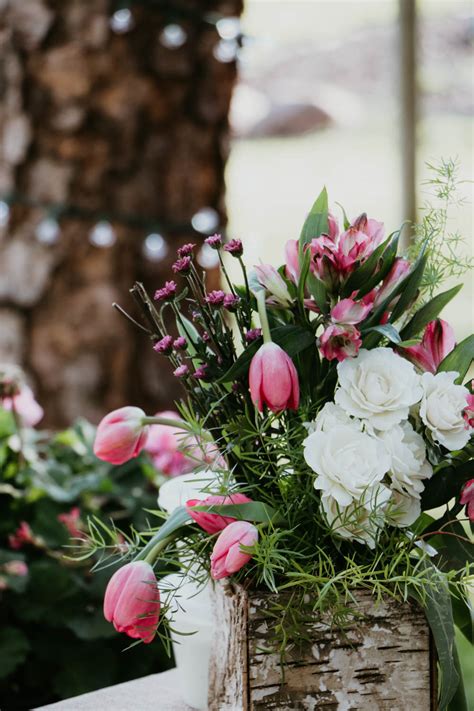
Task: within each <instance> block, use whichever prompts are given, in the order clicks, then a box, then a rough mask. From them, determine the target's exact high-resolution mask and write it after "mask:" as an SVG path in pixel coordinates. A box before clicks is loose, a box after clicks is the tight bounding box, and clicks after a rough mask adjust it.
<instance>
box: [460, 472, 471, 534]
mask: <svg viewBox="0 0 474 711" xmlns="http://www.w3.org/2000/svg"><path fill="white" fill-rule="evenodd" d="M459 503H461V504H463V506H466V511H467V515H468V517H469V520H470V521H471V522H473V523H474V479H470V480H469V481H468V482H466V484H464V487H463V490H462V491H461V496H460V499H459Z"/></svg>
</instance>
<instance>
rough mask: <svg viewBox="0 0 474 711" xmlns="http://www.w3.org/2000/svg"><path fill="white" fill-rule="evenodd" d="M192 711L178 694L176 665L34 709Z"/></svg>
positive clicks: (68, 710)
mask: <svg viewBox="0 0 474 711" xmlns="http://www.w3.org/2000/svg"><path fill="white" fill-rule="evenodd" d="M46 709H47V711H109V709H110V711H193V709H192V707H191V706H188V705H187V704H185V703H184V702H183V701H181V699H180V698H179V683H178V680H177V674H176V669H171V670H170V671H166V672H162V673H161V674H151V675H150V676H144V677H142V678H141V679H135V680H134V681H128V682H126V683H124V684H117V685H116V686H109V687H107V688H105V689H99V690H98V691H91V692H90V693H88V694H83V695H82V696H74V697H73V698H72V699H65V700H64V701H58V702H57V703H55V704H49V705H48V706H41V707H38V708H37V709H35V710H34V711H43V710H44V711H46Z"/></svg>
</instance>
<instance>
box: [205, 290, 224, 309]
mask: <svg viewBox="0 0 474 711" xmlns="http://www.w3.org/2000/svg"><path fill="white" fill-rule="evenodd" d="M224 299H225V294H224V292H223V291H222V290H221V289H217V290H215V291H211V292H210V293H209V294H208V295H207V296H206V301H207V303H208V304H210V305H211V306H216V307H219V306H222V304H223V303H224Z"/></svg>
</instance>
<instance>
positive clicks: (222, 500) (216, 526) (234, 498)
mask: <svg viewBox="0 0 474 711" xmlns="http://www.w3.org/2000/svg"><path fill="white" fill-rule="evenodd" d="M251 502H252V499H249V498H248V496H245V494H231V495H230V496H207V497H206V498H205V499H204V500H202V501H201V500H199V499H190V500H189V501H186V508H187V509H188V512H189V515H190V516H191V518H192V519H193V520H194V521H196V523H197V524H198V525H199V526H201V528H202V529H203V530H204V531H206V533H210V534H211V535H212V534H213V533H219V531H223V530H224V528H225V527H226V526H228V525H229V524H230V523H233V522H234V521H235V516H222V515H221V514H216V513H208V512H207V511H191V510H190V507H192V506H222V505H225V504H249V503H251Z"/></svg>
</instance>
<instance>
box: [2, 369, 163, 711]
mask: <svg viewBox="0 0 474 711" xmlns="http://www.w3.org/2000/svg"><path fill="white" fill-rule="evenodd" d="M41 417H42V408H41V406H40V405H39V404H38V403H37V401H36V400H35V398H34V396H33V393H32V391H31V389H30V388H29V387H28V386H27V385H26V383H25V379H24V375H23V374H22V373H21V371H20V370H19V369H18V368H17V367H15V366H12V365H2V364H0V601H1V605H0V705H1V707H2V709H26V708H28V709H30V708H34V707H37V706H39V705H41V706H42V705H44V704H49V703H53V702H55V701H58V700H60V699H63V698H67V697H69V696H74V695H76V694H81V693H85V692H87V691H92V690H93V689H97V688H100V687H103V686H108V685H110V684H116V683H120V682H123V681H127V680H129V679H133V678H134V677H139V676H143V675H145V674H149V673H151V672H152V671H157V669H158V668H159V667H161V668H162V669H165V668H167V667H168V666H170V660H169V658H168V655H167V654H166V652H165V650H164V649H163V647H162V645H160V644H156V645H153V649H152V650H146V652H147V653H145V650H144V649H139V648H137V649H136V650H133V651H132V653H131V654H128V655H125V656H124V655H122V654H121V651H122V647H123V645H122V643H121V639H120V638H118V637H117V635H116V634H115V632H114V630H113V629H112V628H111V627H110V625H108V624H107V622H106V621H105V620H104V618H103V613H102V600H103V597H104V593H105V590H106V585H107V582H108V579H109V577H110V573H111V569H110V568H107V569H101V570H100V571H98V572H97V573H95V574H93V573H92V572H91V565H90V563H91V561H90V560H89V559H88V560H84V561H80V560H73V551H74V550H75V545H76V544H77V542H79V541H85V540H86V537H87V531H88V524H87V521H88V519H89V520H90V521H94V525H95V526H96V527H97V530H98V531H99V530H100V526H101V524H102V523H103V524H104V525H105V524H106V523H107V525H108V526H110V525H111V524H113V523H114V522H116V523H117V524H119V525H120V527H121V529H123V530H124V531H125V532H129V531H131V530H133V528H137V527H138V528H143V527H145V526H146V514H145V513H144V512H143V506H147V507H152V506H153V505H154V503H155V500H156V490H157V489H156V486H155V480H156V476H157V474H156V471H155V470H154V469H153V467H152V466H151V463H150V462H149V460H148V457H147V455H146V454H145V453H143V454H142V455H140V457H138V458H134V459H133V460H131V461H130V462H128V463H127V464H124V465H122V466H119V467H115V466H113V465H111V464H109V463H106V462H99V461H98V460H97V458H96V457H95V456H94V453H93V442H94V438H95V427H93V426H92V425H91V424H89V423H88V422H86V421H84V420H81V421H78V422H76V423H75V424H74V425H73V426H72V427H70V428H69V429H67V430H64V431H61V432H57V433H54V434H53V433H51V432H48V431H45V430H41V429H38V425H39V424H40V421H41ZM33 426H34V427H33ZM108 542H109V543H110V546H111V550H112V546H113V545H115V551H117V552H119V551H120V550H121V548H120V547H121V546H122V545H123V541H122V539H121V537H120V535H119V534H118V533H117V535H116V536H115V540H114V541H112V539H110V537H109V538H108ZM92 562H93V563H96V562H98V560H97V559H93V560H92ZM150 652H151V653H150ZM66 658H67V660H68V663H67V664H64V659H66ZM45 679H50V680H51V681H50V683H48V684H45V683H44V680H45Z"/></svg>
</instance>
